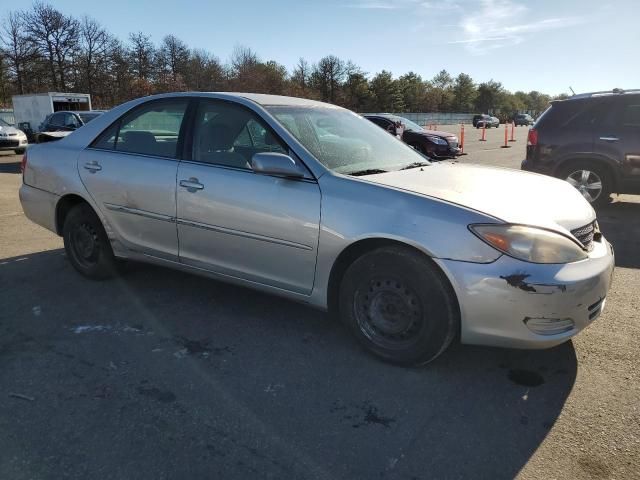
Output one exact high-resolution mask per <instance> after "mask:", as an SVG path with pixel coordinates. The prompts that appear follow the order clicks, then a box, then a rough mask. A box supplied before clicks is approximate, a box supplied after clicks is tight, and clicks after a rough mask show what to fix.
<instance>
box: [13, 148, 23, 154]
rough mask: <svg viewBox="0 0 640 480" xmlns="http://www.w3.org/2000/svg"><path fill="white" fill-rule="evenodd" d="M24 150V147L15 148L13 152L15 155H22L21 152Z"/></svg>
mask: <svg viewBox="0 0 640 480" xmlns="http://www.w3.org/2000/svg"><path fill="white" fill-rule="evenodd" d="M24 151H25V149H24V148H17V149H15V150H14V151H13V152H14V153H15V154H16V155H22V154H24Z"/></svg>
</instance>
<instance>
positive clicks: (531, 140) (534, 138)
mask: <svg viewBox="0 0 640 480" xmlns="http://www.w3.org/2000/svg"><path fill="white" fill-rule="evenodd" d="M537 144H538V131H537V130H536V129H535V128H532V129H530V130H529V135H528V136H527V145H531V146H532V147H535V146H536V145H537Z"/></svg>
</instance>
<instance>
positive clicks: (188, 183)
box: [180, 177, 204, 192]
mask: <svg viewBox="0 0 640 480" xmlns="http://www.w3.org/2000/svg"><path fill="white" fill-rule="evenodd" d="M180 186H181V187H184V188H186V189H187V190H189V191H190V192H195V191H196V190H202V189H203V188H204V185H203V184H201V183H200V182H199V181H198V179H197V178H196V177H191V178H190V179H189V180H180Z"/></svg>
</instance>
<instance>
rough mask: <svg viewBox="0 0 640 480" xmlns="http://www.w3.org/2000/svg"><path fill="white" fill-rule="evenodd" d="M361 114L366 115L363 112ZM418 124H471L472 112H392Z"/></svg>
mask: <svg viewBox="0 0 640 480" xmlns="http://www.w3.org/2000/svg"><path fill="white" fill-rule="evenodd" d="M363 115H366V114H364V113H363ZM392 115H398V116H399V117H404V118H406V119H408V120H411V121H412V122H415V123H417V124H418V125H459V124H461V123H465V124H471V122H472V121H473V115H474V114H473V113H402V112H400V113H393V114H392Z"/></svg>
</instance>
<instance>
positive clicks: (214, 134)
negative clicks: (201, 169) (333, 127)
mask: <svg viewBox="0 0 640 480" xmlns="http://www.w3.org/2000/svg"><path fill="white" fill-rule="evenodd" d="M259 152H278V153H285V154H286V153H288V151H287V148H286V147H285V146H284V145H283V144H282V142H281V141H280V140H279V139H277V138H276V136H275V135H274V134H273V132H272V131H271V129H270V128H269V127H268V126H267V125H266V124H265V123H264V122H263V121H262V120H261V119H260V118H259V117H258V116H257V115H256V114H254V113H253V112H251V111H250V110H248V109H245V108H243V107H242V106H240V105H236V104H233V103H230V102H222V101H209V100H204V101H201V102H200V106H199V107H198V112H197V114H196V119H195V123H194V137H193V151H192V158H193V160H196V161H200V162H206V163H213V164H216V165H225V166H229V167H236V168H246V169H250V168H251V157H253V155H254V154H256V153H259Z"/></svg>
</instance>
